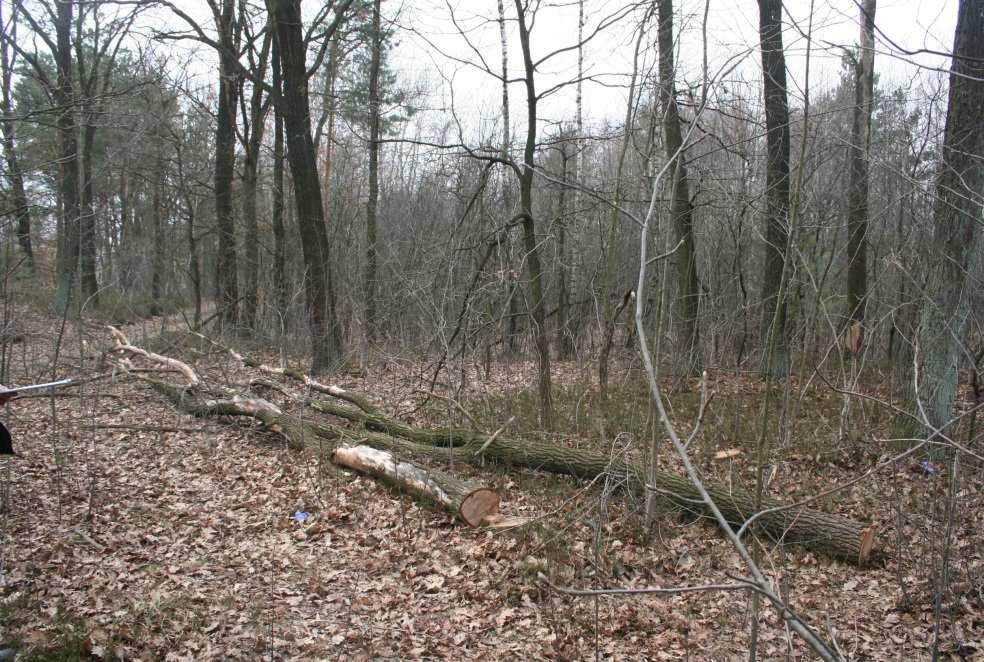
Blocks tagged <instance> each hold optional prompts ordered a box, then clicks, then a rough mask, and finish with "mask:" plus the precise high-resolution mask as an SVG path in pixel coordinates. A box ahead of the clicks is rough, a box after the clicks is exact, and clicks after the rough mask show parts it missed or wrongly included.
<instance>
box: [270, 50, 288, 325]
mask: <svg viewBox="0 0 984 662" xmlns="http://www.w3.org/2000/svg"><path fill="white" fill-rule="evenodd" d="M272 49H273V51H272V55H271V59H272V62H273V65H272V66H273V72H272V76H273V89H274V90H279V89H280V86H281V75H280V71H281V69H280V47H279V46H278V45H277V40H276V39H274V40H273V45H272ZM272 198H273V209H272V210H271V221H272V224H273V296H274V302H275V303H276V307H277V316H278V322H280V326H281V332H283V331H285V327H286V324H287V275H286V267H285V264H284V262H285V260H286V257H287V256H286V253H287V238H286V235H285V233H284V116H283V114H282V113H281V112H280V108H279V107H278V106H277V105H276V104H274V108H273V193H272Z"/></svg>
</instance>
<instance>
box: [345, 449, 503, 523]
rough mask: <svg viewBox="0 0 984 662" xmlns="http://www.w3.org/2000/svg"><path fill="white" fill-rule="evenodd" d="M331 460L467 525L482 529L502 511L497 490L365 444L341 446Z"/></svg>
mask: <svg viewBox="0 0 984 662" xmlns="http://www.w3.org/2000/svg"><path fill="white" fill-rule="evenodd" d="M332 461H333V462H334V463H335V464H338V465H340V466H343V467H348V468H350V469H355V470H356V471H359V472H362V473H365V474H369V475H370V476H374V477H376V478H379V479H380V480H382V481H384V482H385V483H388V484H390V485H393V486H394V487H396V488H397V489H400V490H404V491H407V492H409V493H411V494H413V495H416V496H419V497H423V498H424V499H426V500H428V501H430V502H432V503H436V504H437V505H439V506H441V507H442V508H444V509H445V510H447V511H448V512H450V513H451V514H453V515H454V516H455V517H457V518H458V519H460V520H461V521H462V522H464V523H465V524H467V525H468V526H479V525H480V524H482V521H483V520H485V518H486V517H489V516H490V515H495V514H497V513H498V512H499V495H498V494H496V492H495V490H492V489H489V488H487V487H478V486H476V485H474V484H473V483H470V482H467V481H463V480H459V479H457V478H454V477H452V476H451V475H449V474H447V473H445V472H443V471H438V470H436V469H429V468H428V469H425V468H422V467H418V466H416V465H414V464H411V463H409V462H401V461H400V460H399V459H397V458H396V457H394V455H393V453H392V452H390V451H388V450H380V449H377V448H373V447H371V446H365V445H360V446H339V447H338V448H336V449H335V452H334V453H332Z"/></svg>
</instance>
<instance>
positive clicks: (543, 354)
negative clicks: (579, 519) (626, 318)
mask: <svg viewBox="0 0 984 662" xmlns="http://www.w3.org/2000/svg"><path fill="white" fill-rule="evenodd" d="M514 1H515V5H516V14H517V20H518V26H519V41H520V44H521V46H522V49H523V68H524V71H525V83H526V122H527V124H526V147H525V148H524V150H523V164H522V167H521V168H520V176H519V195H520V205H521V206H522V217H523V222H522V225H523V248H524V249H525V251H526V265H527V269H528V270H529V276H530V304H529V308H530V322H531V324H532V327H533V329H532V331H533V337H534V342H535V344H536V357H537V390H538V394H539V400H540V424H541V425H542V426H543V427H544V428H545V429H547V430H552V429H553V427H554V421H553V394H552V390H553V389H552V384H551V375H550V341H549V339H548V336H547V315H546V310H545V306H546V302H545V300H544V296H543V265H542V263H541V261H540V246H539V242H538V241H537V239H536V224H535V222H534V220H533V219H534V216H533V175H534V163H533V160H534V158H535V157H536V154H535V150H536V122H537V117H536V107H537V101H538V100H539V97H538V96H537V94H536V81H535V80H534V78H533V77H534V76H535V75H536V71H535V69H534V67H533V57H532V54H531V50H530V32H529V28H528V26H527V24H526V14H525V11H526V10H525V8H524V6H523V2H522V0H514Z"/></svg>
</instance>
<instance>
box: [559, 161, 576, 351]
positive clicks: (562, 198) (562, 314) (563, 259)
mask: <svg viewBox="0 0 984 662" xmlns="http://www.w3.org/2000/svg"><path fill="white" fill-rule="evenodd" d="M567 148H568V144H567V143H566V142H565V143H563V144H561V146H560V159H561V169H560V172H561V174H560V181H561V184H560V190H559V191H558V193H557V198H558V199H557V338H556V345H557V358H558V359H560V360H562V361H563V360H567V359H570V358H571V357H572V356H574V334H573V333H572V331H571V329H570V319H571V293H570V261H569V260H568V253H569V252H570V251H569V249H568V247H567V224H568V223H569V222H570V221H571V220H572V219H573V218H574V216H573V215H571V214H568V213H567V181H568V172H567V171H568V165H567V164H568V162H569V161H570V160H571V156H570V155H569V154H568V153H567ZM575 149H577V147H576V146H575Z"/></svg>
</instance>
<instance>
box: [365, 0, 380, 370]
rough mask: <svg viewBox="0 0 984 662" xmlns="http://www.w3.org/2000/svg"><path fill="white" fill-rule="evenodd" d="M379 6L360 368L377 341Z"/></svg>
mask: <svg viewBox="0 0 984 662" xmlns="http://www.w3.org/2000/svg"><path fill="white" fill-rule="evenodd" d="M379 3H380V0H375V2H374V3H373V5H372V62H371V64H370V67H369V200H368V201H366V273H365V297H366V299H365V319H364V320H363V325H364V328H363V334H362V342H363V347H362V365H363V367H364V366H366V365H367V364H368V362H369V350H370V349H371V348H372V345H373V343H375V341H376V287H377V285H376V260H377V256H376V207H377V204H378V202H379V103H380V101H379V69H380V65H381V62H380V60H381V59H382V41H383V35H382V31H381V28H380V19H379Z"/></svg>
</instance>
